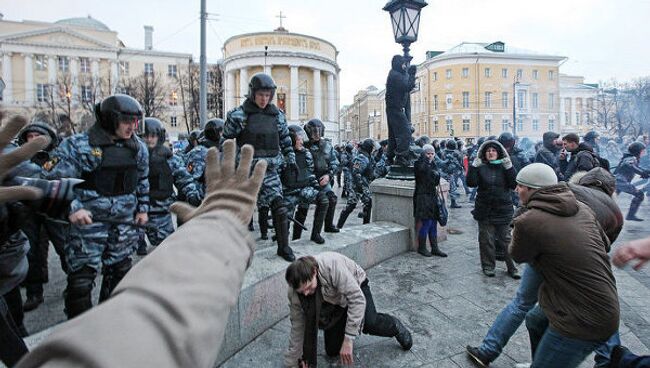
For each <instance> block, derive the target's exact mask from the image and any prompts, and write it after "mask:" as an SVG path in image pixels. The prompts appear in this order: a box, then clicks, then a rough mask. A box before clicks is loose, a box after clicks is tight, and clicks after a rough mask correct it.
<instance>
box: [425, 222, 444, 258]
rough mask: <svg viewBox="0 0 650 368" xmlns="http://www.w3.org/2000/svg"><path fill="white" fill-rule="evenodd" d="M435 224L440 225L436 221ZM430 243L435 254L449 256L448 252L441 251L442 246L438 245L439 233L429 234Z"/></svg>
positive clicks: (432, 252)
mask: <svg viewBox="0 0 650 368" xmlns="http://www.w3.org/2000/svg"><path fill="white" fill-rule="evenodd" d="M433 226H438V225H437V224H435V223H434V224H433ZM429 243H431V254H433V255H434V256H438V257H443V258H444V257H447V253H445V252H443V251H441V250H440V248H439V247H438V236H437V234H436V235H433V234H429Z"/></svg>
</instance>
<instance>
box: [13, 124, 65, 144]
mask: <svg viewBox="0 0 650 368" xmlns="http://www.w3.org/2000/svg"><path fill="white" fill-rule="evenodd" d="M28 133H38V134H40V135H44V136H46V137H50V144H48V145H47V147H45V149H44V151H51V150H52V149H54V147H56V146H57V145H58V144H59V136H58V135H57V134H56V132H55V131H54V129H52V127H51V126H49V125H48V124H47V123H44V122H41V121H37V122H34V123H31V124H28V125H27V126H25V127H24V128H23V129H22V130H21V131H20V133H18V144H19V145H21V146H22V145H23V144H25V143H27V134H28Z"/></svg>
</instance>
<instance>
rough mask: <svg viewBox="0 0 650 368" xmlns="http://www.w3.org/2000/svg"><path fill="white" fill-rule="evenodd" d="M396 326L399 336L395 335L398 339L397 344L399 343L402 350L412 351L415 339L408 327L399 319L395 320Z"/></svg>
mask: <svg viewBox="0 0 650 368" xmlns="http://www.w3.org/2000/svg"><path fill="white" fill-rule="evenodd" d="M395 324H396V325H397V335H395V339H397V342H399V344H400V346H401V347H402V349H404V350H411V347H412V346H413V337H412V336H411V332H409V330H407V329H406V326H404V325H403V324H402V321H400V320H399V319H397V318H395Z"/></svg>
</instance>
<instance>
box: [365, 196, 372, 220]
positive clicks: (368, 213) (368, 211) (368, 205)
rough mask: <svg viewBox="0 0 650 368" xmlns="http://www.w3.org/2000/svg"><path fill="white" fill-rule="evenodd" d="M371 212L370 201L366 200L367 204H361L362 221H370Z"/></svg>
mask: <svg viewBox="0 0 650 368" xmlns="http://www.w3.org/2000/svg"><path fill="white" fill-rule="evenodd" d="M371 212H372V201H370V202H368V204H367V205H365V206H363V223H364V224H368V223H370V213H371Z"/></svg>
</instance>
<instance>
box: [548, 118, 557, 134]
mask: <svg viewBox="0 0 650 368" xmlns="http://www.w3.org/2000/svg"><path fill="white" fill-rule="evenodd" d="M548 130H551V131H553V130H555V120H553V119H548Z"/></svg>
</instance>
